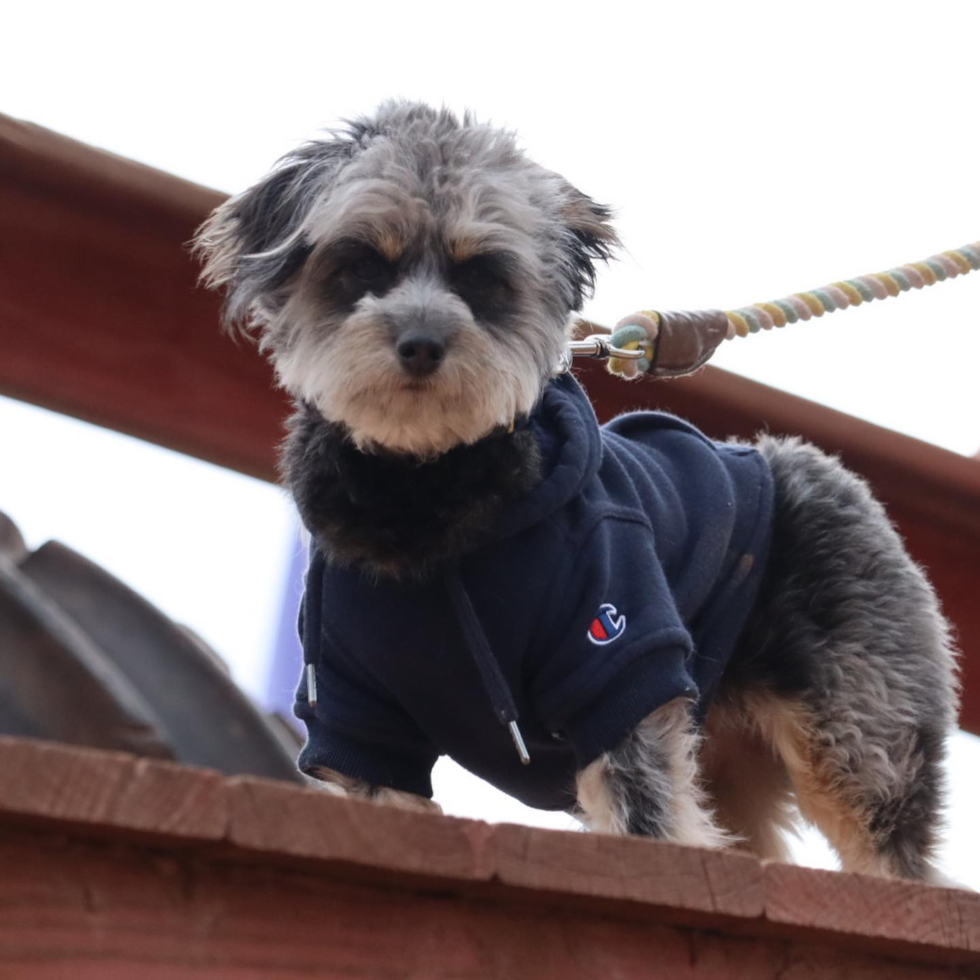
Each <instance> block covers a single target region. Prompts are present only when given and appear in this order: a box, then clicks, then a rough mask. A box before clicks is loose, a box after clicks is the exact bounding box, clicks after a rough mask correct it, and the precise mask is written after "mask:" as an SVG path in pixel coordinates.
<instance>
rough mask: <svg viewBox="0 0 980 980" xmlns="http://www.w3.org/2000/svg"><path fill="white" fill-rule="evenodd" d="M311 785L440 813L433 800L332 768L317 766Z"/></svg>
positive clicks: (337, 792) (439, 808)
mask: <svg viewBox="0 0 980 980" xmlns="http://www.w3.org/2000/svg"><path fill="white" fill-rule="evenodd" d="M309 783H310V785H311V786H315V787H316V788H318V789H322V790H324V791H325V792H327V793H332V794H333V795H334V796H353V797H355V798H356V799H359V800H370V801H371V802H372V803H381V804H383V805H385V806H396V807H398V808H399V809H401V810H422V811H425V812H428V813H442V807H441V806H439V804H438V803H436V801H435V800H429V799H426V798H425V797H424V796H417V795H416V794H415V793H406V792H404V791H402V790H398V789H391V788H390V787H389V786H374V785H373V784H371V783H366V782H364V780H363V779H352V778H351V777H350V776H344V775H342V774H341V773H339V772H334V770H333V769H324V768H322V767H320V768H318V769H317V770H316V771H315V772H314V774H313V777H312V778H311V779H310V780H309Z"/></svg>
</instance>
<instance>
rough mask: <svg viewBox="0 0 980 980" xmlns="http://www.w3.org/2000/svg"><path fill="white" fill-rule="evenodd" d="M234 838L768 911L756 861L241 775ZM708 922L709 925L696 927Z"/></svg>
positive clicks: (471, 874) (722, 911) (613, 893)
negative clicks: (388, 803) (381, 802)
mask: <svg viewBox="0 0 980 980" xmlns="http://www.w3.org/2000/svg"><path fill="white" fill-rule="evenodd" d="M229 785H230V786H233V787H234V796H233V798H232V802H231V827H230V830H229V835H228V837H229V840H230V841H231V842H232V843H233V844H235V845H236V846H237V847H239V848H243V849H245V850H248V851H252V852H258V853H261V854H265V855H278V856H282V855H288V856H289V857H291V858H299V859H302V862H304V863H307V864H308V863H318V862H327V863H338V862H340V863H345V864H350V865H358V866H360V867H366V868H370V869H384V870H388V871H392V870H394V871H399V872H404V873H407V874H410V875H417V876H427V877H435V878H438V879H448V880H453V881H462V882H480V883H486V882H495V883H500V884H502V885H508V886H515V887H518V888H521V889H525V890H531V891H535V892H540V893H546V894H551V895H560V896H564V897H566V898H568V897H584V898H596V899H609V900H615V901H621V902H640V903H643V904H644V905H645V906H651V907H653V906H656V907H661V908H669V909H682V910H685V911H691V912H698V913H703V914H704V915H705V916H707V917H709V918H711V920H712V921H714V920H715V919H717V918H718V917H732V916H735V917H740V918H747V919H753V918H757V917H759V916H761V915H762V914H763V894H762V875H761V868H760V865H759V862H758V861H756V860H755V859H754V858H751V857H748V856H746V855H743V854H734V853H732V854H722V853H720V852H712V851H702V850H698V849H695V848H686V847H677V846H674V845H669V844H653V843H652V842H649V841H644V840H639V839H635V838H616V837H607V836H604V835H599V834H595V835H593V834H583V833H571V832H560V831H552V832H549V833H544V832H542V831H539V830H534V829H533V828H530V827H518V826H510V825H506V824H505V825H500V826H490V825H488V824H485V823H483V822H481V821H477V820H459V819H454V818H448V817H437V816H434V815H432V814H427V813H416V812H409V811H405V810H397V809H393V808H388V807H378V806H374V805H373V804H370V803H365V802H362V801H357V800H345V799H339V798H337V797H334V796H331V795H329V794H327V793H324V792H322V791H312V792H308V793H300V794H297V793H296V792H295V791H294V790H293V789H292V788H291V787H288V786H282V785H280V784H278V783H273V782H269V781H265V780H258V779H239V780H234V781H233V782H231V783H230V784H229ZM699 921H701V922H704V921H705V919H703V918H702V919H701V920H699Z"/></svg>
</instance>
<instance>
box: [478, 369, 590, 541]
mask: <svg viewBox="0 0 980 980" xmlns="http://www.w3.org/2000/svg"><path fill="white" fill-rule="evenodd" d="M527 426H528V428H529V429H530V431H531V432H532V433H533V435H534V436H535V438H536V439H537V442H538V446H539V448H540V450H541V465H542V472H543V477H542V480H541V482H540V483H539V484H538V485H537V487H535V488H534V489H533V490H532V491H531V492H530V493H528V494H526V495H525V496H524V497H522V498H520V499H519V500H515V501H512V502H511V503H509V504H508V506H507V507H506V508H505V510H504V513H503V514H502V515H501V517H500V518H499V520H498V521H497V523H496V525H495V526H494V530H493V537H495V538H497V539H501V538H509V537H513V536H514V535H515V534H519V533H520V532H521V531H524V530H527V529H528V528H530V527H533V526H534V525H536V524H539V523H541V522H542V521H543V520H545V519H547V518H548V517H550V516H551V515H552V514H554V513H556V512H557V511H559V510H561V508H562V507H564V506H565V505H566V504H567V503H569V502H570V501H571V500H573V499H574V498H575V497H577V496H578V495H579V494H580V493H581V492H582V490H583V489H584V487H585V486H586V484H588V483H589V481H591V480H592V479H593V478H594V477H595V475H596V474H597V473H598V471H599V466H600V464H601V462H602V439H601V436H600V433H599V422H598V420H597V419H596V414H595V410H594V409H593V408H592V403H591V402H590V401H589V398H588V396H587V395H586V393H585V391H584V390H583V388H582V386H581V385H580V384H579V383H578V381H576V379H575V378H574V377H573V376H572V374H570V373H565V374H562V375H559V376H558V377H557V378H555V379H554V380H552V381H551V382H550V383H549V384H548V386H547V388H545V390H544V395H543V396H542V398H541V401H540V402H539V403H538V407H537V408H536V409H535V410H534V412H533V413H532V414H531V417H530V419H529V420H528V422H527Z"/></svg>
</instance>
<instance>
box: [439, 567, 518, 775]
mask: <svg viewBox="0 0 980 980" xmlns="http://www.w3.org/2000/svg"><path fill="white" fill-rule="evenodd" d="M445 583H446V590H447V591H448V592H449V598H450V599H451V600H452V604H453V609H454V610H455V612H456V620H457V622H458V623H459V625H460V629H462V631H463V638H464V639H465V641H466V646H467V648H468V649H469V651H470V654H471V655H472V656H473V659H474V660H475V661H476V666H477V669H478V670H479V671H480V678H481V680H482V681H483V689H484V690H485V691H486V692H487V696H488V697H489V698H490V703H491V704H492V705H493V710H494V714H496V716H497V720H498V721H499V722H500V724H501V725H505V726H506V727H507V730H508V731H509V732H510V737H511V739H513V742H514V747H515V748H516V749H517V755H518V757H519V758H520V760H521V763H522V764H523V765H525V766H526V765H529V764H530V762H531V757H530V755H528V752H527V747H526V746H525V745H524V739H523V738H521V730H520V729H519V728H518V727H517V718H518V715H517V705H515V704H514V696H513V694H512V693H511V690H510V687H508V685H507V679H506V678H505V677H504V675H503V672H502V671H501V669H500V664H499V663H497V658H496V657H495V656H494V654H493V650H492V649H491V648H490V641H489V640H488V639H487V634H486V633H485V632H484V631H483V626H482V624H481V623H480V618H479V617H478V616H477V614H476V610H475V609H474V608H473V602H472V601H471V599H470V597H469V594H468V593H467V591H466V589H465V588H464V587H463V583H462V581H461V580H460V577H459V568H458V567H457V566H455V565H452V566H450V567H449V568H448V569H447V571H446V576H445Z"/></svg>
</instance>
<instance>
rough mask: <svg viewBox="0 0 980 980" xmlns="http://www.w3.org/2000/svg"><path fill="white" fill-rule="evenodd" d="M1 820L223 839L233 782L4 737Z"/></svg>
mask: <svg viewBox="0 0 980 980" xmlns="http://www.w3.org/2000/svg"><path fill="white" fill-rule="evenodd" d="M0 821H7V822H13V823H18V824H29V825H31V826H36V825H37V824H38V823H39V822H41V823H44V824H48V825H57V826H58V827H61V828H63V829H64V830H67V831H76V830H82V831H85V832H88V833H93V832H95V833H105V832H107V831H109V832H112V833H119V832H122V833H124V834H131V835H140V836H145V835H150V836H152V837H159V838H162V839H166V840H167V841H169V842H170V843H173V842H175V841H177V840H195V841H200V840H210V841H218V840H222V839H223V838H224V836H225V832H226V829H227V826H228V793H227V783H226V781H225V780H223V779H222V777H221V776H219V775H218V774H217V773H214V772H210V771H208V770H206V769H191V768H189V767H186V766H177V765H173V764H171V763H166V762H159V761H156V760H150V759H145V758H137V757H136V756H132V755H127V754H125V753H122V752H97V751H94V750H91V749H77V748H74V747H70V746H66V745H61V744H59V743H57V742H43V741H35V740H32V739H16V738H8V737H3V736H0Z"/></svg>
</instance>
